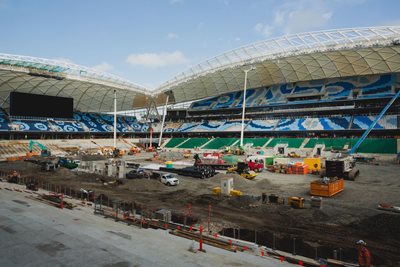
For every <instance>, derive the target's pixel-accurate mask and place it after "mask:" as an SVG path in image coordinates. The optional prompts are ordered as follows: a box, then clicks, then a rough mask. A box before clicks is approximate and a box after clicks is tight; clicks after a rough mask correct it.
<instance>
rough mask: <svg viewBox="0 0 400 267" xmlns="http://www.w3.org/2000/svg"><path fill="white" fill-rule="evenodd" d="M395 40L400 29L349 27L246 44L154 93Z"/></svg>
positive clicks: (386, 43) (182, 74)
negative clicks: (216, 75) (248, 68)
mask: <svg viewBox="0 0 400 267" xmlns="http://www.w3.org/2000/svg"><path fill="white" fill-rule="evenodd" d="M393 41H396V42H399V44H400V26H381V27H363V28H347V29H335V30H324V31H315V32H307V33H299V34H293V35H285V36H281V37H277V38H273V39H268V40H264V41H260V42H256V43H252V44H249V45H245V46H242V47H239V48H236V49H233V50H230V51H227V52H225V53H222V54H220V55H217V56H215V57H213V58H210V59H208V60H205V61H203V62H201V63H199V64H197V65H196V66H193V67H192V68H190V69H188V70H186V71H184V72H182V73H180V74H178V75H177V76H175V77H173V78H172V79H170V80H168V81H166V82H164V83H163V84H161V85H160V86H159V87H158V88H156V90H154V91H152V93H153V94H160V93H162V92H165V91H168V90H170V89H173V87H174V86H177V85H179V84H181V83H184V82H187V81H190V80H193V79H196V78H198V77H201V76H204V75H206V74H209V73H213V72H217V71H219V70H224V69H229V68H235V67H240V66H244V65H251V64H255V63H258V62H262V61H265V60H273V59H278V58H283V57H289V56H295V55H299V54H311V53H313V52H324V51H335V50H340V49H351V48H363V47H371V46H376V45H388V44H392V43H393Z"/></svg>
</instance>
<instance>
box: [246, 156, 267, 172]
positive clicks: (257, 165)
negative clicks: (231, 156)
mask: <svg viewBox="0 0 400 267" xmlns="http://www.w3.org/2000/svg"><path fill="white" fill-rule="evenodd" d="M246 161H247V166H248V167H249V170H251V171H255V172H262V170H263V169H264V161H263V160H262V159H257V158H254V159H249V160H246Z"/></svg>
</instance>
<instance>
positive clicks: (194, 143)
mask: <svg viewBox="0 0 400 267" xmlns="http://www.w3.org/2000/svg"><path fill="white" fill-rule="evenodd" d="M209 140H210V139H208V138H190V139H189V140H188V141H186V142H185V143H183V144H180V145H179V146H177V147H178V148H188V149H189V148H198V147H201V146H202V145H204V144H205V143H207V142H208V141H209Z"/></svg>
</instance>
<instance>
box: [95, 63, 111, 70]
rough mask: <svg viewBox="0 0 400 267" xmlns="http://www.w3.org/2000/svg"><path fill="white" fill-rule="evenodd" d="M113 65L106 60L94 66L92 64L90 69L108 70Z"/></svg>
mask: <svg viewBox="0 0 400 267" xmlns="http://www.w3.org/2000/svg"><path fill="white" fill-rule="evenodd" d="M113 68H114V67H113V66H112V65H110V64H108V63H106V62H103V63H101V64H98V65H96V66H93V67H92V69H95V70H98V71H102V72H108V71H111V70H112V69H113Z"/></svg>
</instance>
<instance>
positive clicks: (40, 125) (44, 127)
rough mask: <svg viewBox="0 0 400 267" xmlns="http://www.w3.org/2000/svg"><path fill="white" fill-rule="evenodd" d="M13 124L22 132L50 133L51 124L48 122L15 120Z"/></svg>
mask: <svg viewBox="0 0 400 267" xmlns="http://www.w3.org/2000/svg"><path fill="white" fill-rule="evenodd" d="M12 123H13V124H14V125H16V126H18V128H19V130H18V131H21V132H49V131H50V128H49V124H48V122H47V121H39V120H38V121H34V120H13V121H12Z"/></svg>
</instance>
